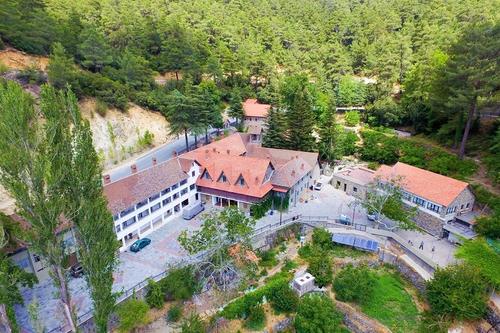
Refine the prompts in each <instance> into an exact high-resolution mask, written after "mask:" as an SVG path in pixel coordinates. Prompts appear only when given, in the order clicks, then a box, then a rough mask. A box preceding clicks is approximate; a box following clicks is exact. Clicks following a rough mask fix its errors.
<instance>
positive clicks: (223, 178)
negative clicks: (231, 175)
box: [218, 172, 227, 183]
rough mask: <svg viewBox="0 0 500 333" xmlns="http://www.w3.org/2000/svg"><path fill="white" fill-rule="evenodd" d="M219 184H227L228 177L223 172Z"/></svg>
mask: <svg viewBox="0 0 500 333" xmlns="http://www.w3.org/2000/svg"><path fill="white" fill-rule="evenodd" d="M218 182H223V183H225V182H227V177H226V175H225V174H224V172H222V173H221V174H220V177H219V180H218Z"/></svg>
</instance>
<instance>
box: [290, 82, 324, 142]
mask: <svg viewBox="0 0 500 333" xmlns="http://www.w3.org/2000/svg"><path fill="white" fill-rule="evenodd" d="M282 95H283V104H284V105H285V107H286V109H287V112H286V115H287V120H288V148H290V149H294V150H302V151H314V150H315V148H316V140H315V138H314V136H313V131H314V123H315V115H314V111H313V99H312V94H311V91H310V86H309V82H308V79H307V76H305V75H294V76H291V77H289V78H288V79H286V81H285V85H284V87H283V89H282Z"/></svg>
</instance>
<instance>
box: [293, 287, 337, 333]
mask: <svg viewBox="0 0 500 333" xmlns="http://www.w3.org/2000/svg"><path fill="white" fill-rule="evenodd" d="M294 326H295V330H296V332H297V333H316V332H325V333H326V332H328V333H336V332H343V331H344V330H343V327H342V315H341V314H340V313H339V312H338V311H337V310H336V309H335V306H334V304H333V302H332V300H331V299H330V298H329V297H328V296H325V295H318V294H309V295H306V296H304V297H303V298H302V300H301V301H300V303H299V307H298V309H297V316H295V321H294Z"/></svg>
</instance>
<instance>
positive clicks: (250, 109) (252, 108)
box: [243, 98, 271, 143]
mask: <svg viewBox="0 0 500 333" xmlns="http://www.w3.org/2000/svg"><path fill="white" fill-rule="evenodd" d="M270 108H271V105H269V104H262V103H259V102H258V101H257V100H256V99H252V98H249V99H247V100H246V101H245V102H243V112H244V114H245V116H244V118H243V125H244V127H245V128H246V130H247V133H248V134H250V141H251V142H253V143H260V142H262V137H263V135H264V132H265V126H266V120H267V115H268V113H269V109H270Z"/></svg>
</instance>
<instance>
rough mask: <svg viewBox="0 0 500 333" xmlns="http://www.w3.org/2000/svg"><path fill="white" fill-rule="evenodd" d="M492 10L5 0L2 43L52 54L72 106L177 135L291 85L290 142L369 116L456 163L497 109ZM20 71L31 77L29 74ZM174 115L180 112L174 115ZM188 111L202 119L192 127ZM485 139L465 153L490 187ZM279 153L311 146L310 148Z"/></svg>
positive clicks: (52, 71) (278, 99)
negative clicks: (357, 112) (343, 112)
mask: <svg viewBox="0 0 500 333" xmlns="http://www.w3.org/2000/svg"><path fill="white" fill-rule="evenodd" d="M498 5H499V3H498V1H495V0H488V1H473V0H466V1H458V0H456V1H442V0H428V1H417V0H404V1H395V0H380V1H347V0H341V1H326V0H325V1H312V0H307V1H295V0H292V1H282V0H273V1H246V0H239V1H215V0H202V1H160V0H147V1H140V2H136V1H130V0H122V1H110V0H104V1H94V0H83V1H66V0H5V1H3V4H2V8H1V9H0V37H1V40H2V41H3V42H2V43H4V44H8V45H11V46H13V47H15V48H18V49H20V50H23V51H26V52H29V53H34V54H43V55H50V56H51V62H50V65H49V68H48V80H49V82H50V83H52V85H54V86H56V87H59V88H63V87H65V86H66V85H68V84H69V85H70V86H71V88H72V89H73V91H74V92H75V93H76V94H77V96H79V97H81V96H95V97H97V98H98V100H99V101H100V102H102V103H105V104H107V105H110V106H116V107H118V108H120V109H126V108H127V104H128V102H129V101H133V102H135V103H137V104H139V105H142V106H145V107H148V108H150V109H153V110H157V111H161V112H163V113H164V114H165V115H167V116H168V115H170V118H171V119H169V120H170V122H171V124H172V125H174V126H173V127H174V128H173V129H172V131H173V132H176V133H183V132H184V133H185V132H187V131H188V130H192V131H196V132H199V133H200V134H201V133H203V132H204V130H205V129H206V128H207V127H208V126H209V125H214V124H218V123H220V121H221V118H220V116H219V115H218V114H219V113H220V109H221V102H222V101H225V102H229V103H230V104H231V105H232V106H235V105H237V104H238V103H239V102H240V101H241V100H242V99H243V98H246V97H250V96H255V97H257V98H259V100H261V101H263V102H269V103H272V104H274V105H284V106H288V107H289V109H290V106H291V105H290V103H289V102H290V101H291V100H292V99H293V98H291V97H290V93H287V91H286V90H287V89H288V88H287V87H294V86H295V88H297V87H299V86H300V87H302V88H301V89H302V90H303V91H307V92H306V94H305V97H306V98H307V103H305V104H304V103H302V104H304V105H302V106H301V107H305V109H312V111H313V113H314V120H313V119H312V118H311V117H309V118H308V117H305V118H304V119H310V118H311V119H310V121H306V123H308V124H306V125H304V124H302V120H303V119H295V120H296V121H295V122H294V119H290V117H292V118H293V115H289V117H288V118H289V119H288V124H289V127H290V133H289V134H290V135H293V133H292V132H293V131H294V128H295V127H296V126H295V125H297V126H300V129H298V130H297V131H296V132H299V135H300V133H301V132H303V131H307V130H309V131H312V129H313V128H316V129H317V131H322V132H323V134H324V135H325V134H328V130H327V129H325V128H324V125H325V124H326V126H330V127H331V126H332V124H329V119H326V120H325V118H328V117H329V114H330V112H329V111H328V110H329V109H330V108H332V107H334V106H355V105H358V106H359V105H365V106H366V107H367V112H366V114H365V119H364V120H365V122H367V123H368V124H370V125H371V126H386V127H394V126H406V127H407V128H411V129H412V130H413V131H414V132H417V133H425V134H427V135H430V136H431V137H432V138H433V139H435V140H437V141H439V142H440V143H442V144H445V145H446V146H448V147H452V148H455V149H456V151H457V153H458V155H459V157H460V158H463V157H464V155H465V152H466V148H467V143H468V142H469V141H470V140H468V139H469V137H470V135H471V134H472V135H473V134H474V133H478V132H479V131H480V130H481V129H480V128H479V121H478V120H479V111H480V110H483V109H485V108H486V109H488V108H490V109H493V110H495V108H497V107H498V96H499V95H498V86H499V77H498V59H499V50H500V46H499V41H500V38H499V31H500V30H499V25H498V22H499V17H498V11H497V10H495V9H496V8H498ZM74 64H77V65H78V66H74ZM166 72H168V73H170V74H171V75H172V77H173V78H174V79H172V80H170V81H167V84H165V85H158V84H156V83H155V81H154V80H153V77H154V74H155V73H161V74H163V73H166ZM24 74H25V76H27V77H28V78H29V79H32V80H33V79H35V80H37V79H38V78H37V77H36V69H33V70H32V71H31V73H30V72H29V71H27V73H24ZM42 80H43V78H42ZM304 80H305V81H304ZM293 81H295V82H296V84H294V83H293ZM300 82H301V83H300ZM299 83H300V84H299ZM297 84H298V85H297ZM300 87H299V88H300ZM288 90H289V89H288ZM299 104H300V103H299ZM306 104H307V105H306ZM180 106H182V109H183V110H184V111H185V112H178V110H179V108H180ZM233 109H235V107H231V108H230V110H233ZM193 113H198V114H199V115H200V117H198V118H197V119H196V122H193V120H192V118H193V117H189V115H192V114H193ZM233 114H234V115H238V107H236V111H234V112H233ZM296 114H297V116H299V117H303V116H304V114H305V113H304V110H301V111H300V112H296ZM186 115H187V116H186ZM172 118H175V119H172ZM275 118H276V117H275ZM277 118H280V117H279V115H278V117H277ZM299 120H300V121H299ZM290 124H295V125H293V126H292V125H290ZM277 128H278V130H282V128H280V127H279V124H278V127H277ZM495 131H496V127H495V126H490V127H488V128H486V129H483V131H482V132H481V134H482V135H481V139H480V140H472V148H476V147H477V146H481V147H483V148H485V147H488V149H481V155H484V156H482V157H484V161H485V162H486V164H487V166H488V167H489V172H490V175H491V177H492V178H493V179H495V180H496V181H498V180H500V175H499V174H498V170H495V169H498V168H495V165H498V163H500V157H498V155H499V153H498V145H499V141H500V138H499V137H500V133H496V135H495ZM483 134H484V135H483ZM278 136H279V133H278ZM278 139H279V138H278ZM293 140H295V141H296V140H299V141H300V140H306V141H307V140H310V138H307V137H303V138H296V139H293ZM293 140H292V141H293ZM288 141H290V140H288ZM495 142H496V144H495ZM276 145H277V146H279V145H281V144H280V143H279V142H278V143H276ZM285 146H286V145H285ZM288 146H290V147H292V148H301V149H306V150H311V149H317V148H318V147H313V146H314V144H311V142H309V143H306V144H304V145H302V144H300V142H296V143H291V144H288ZM319 149H321V144H320V147H319ZM347 150H348V151H349V150H351V149H350V148H349V149H347ZM474 150H476V149H471V152H472V153H474ZM324 155H325V154H324ZM326 155H328V154H326Z"/></svg>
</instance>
